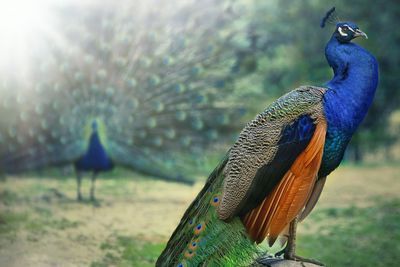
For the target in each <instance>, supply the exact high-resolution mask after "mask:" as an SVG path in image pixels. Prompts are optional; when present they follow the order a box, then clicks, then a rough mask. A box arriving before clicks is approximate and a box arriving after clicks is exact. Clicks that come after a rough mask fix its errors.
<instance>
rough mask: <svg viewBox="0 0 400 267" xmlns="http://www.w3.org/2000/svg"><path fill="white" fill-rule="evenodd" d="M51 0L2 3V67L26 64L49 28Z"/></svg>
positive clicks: (0, 15) (0, 8)
mask: <svg viewBox="0 0 400 267" xmlns="http://www.w3.org/2000/svg"><path fill="white" fill-rule="evenodd" d="M50 4H51V3H50V0H9V1H4V2H3V1H2V3H1V4H0V36H1V41H0V64H1V65H3V66H6V67H7V66H10V64H11V65H15V64H21V63H22V64H23V61H26V60H27V57H29V55H30V51H31V49H32V48H33V47H35V46H36V45H39V44H40V39H41V38H42V37H43V36H42V35H41V34H42V33H44V32H45V31H46V30H47V29H48V28H49V27H51V26H52V25H51V18H50V14H51V12H50V6H51V5H50Z"/></svg>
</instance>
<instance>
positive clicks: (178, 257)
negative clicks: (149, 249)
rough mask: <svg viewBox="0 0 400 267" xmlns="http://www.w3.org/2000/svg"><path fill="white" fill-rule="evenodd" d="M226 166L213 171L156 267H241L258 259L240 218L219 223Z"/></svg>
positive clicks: (223, 163)
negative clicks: (217, 209) (218, 209)
mask: <svg viewBox="0 0 400 267" xmlns="http://www.w3.org/2000/svg"><path fill="white" fill-rule="evenodd" d="M226 162H227V159H225V160H224V161H223V162H222V164H220V166H218V167H217V168H216V169H215V170H214V172H213V173H212V174H211V175H210V177H209V178H208V180H207V182H206V185H205V186H204V188H203V189H202V191H201V192H200V193H199V195H198V196H197V198H196V199H195V200H194V201H193V203H192V204H191V205H190V207H189V208H188V210H187V211H186V212H185V214H184V216H183V218H182V219H181V222H180V224H179V225H178V227H177V228H176V230H175V231H174V233H173V234H172V236H171V238H170V240H169V242H168V244H167V246H166V248H165V249H164V251H163V253H162V254H161V256H160V257H159V258H158V260H157V263H156V266H201V265H204V266H238V265H239V266H240V265H243V264H246V263H250V262H251V261H252V260H253V259H254V258H255V257H256V256H257V255H258V251H257V247H256V246H255V245H254V243H253V242H252V241H251V240H250V239H249V238H248V236H247V234H246V230H245V228H244V227H243V224H242V222H241V221H240V219H239V218H235V219H233V220H232V221H230V222H223V221H221V220H220V219H218V215H217V213H216V208H217V207H218V205H219V202H220V194H219V193H220V189H221V186H222V181H223V168H224V166H225V164H226Z"/></svg>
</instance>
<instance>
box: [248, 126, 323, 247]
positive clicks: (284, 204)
mask: <svg viewBox="0 0 400 267" xmlns="http://www.w3.org/2000/svg"><path fill="white" fill-rule="evenodd" d="M325 135H326V122H325V121H324V120H320V121H319V122H318V124H317V125H316V129H315V132H314V135H313V137H312V139H311V140H310V143H309V144H308V146H307V147H306V149H305V150H304V151H303V152H302V153H301V154H300V155H299V156H298V157H297V159H296V160H295V162H294V163H293V164H292V166H291V167H290V169H289V170H288V171H287V172H286V174H285V175H284V177H283V178H282V180H281V182H280V183H279V184H278V185H277V186H276V187H275V189H274V190H273V191H272V193H271V194H269V195H268V196H267V197H266V198H265V199H264V201H263V202H262V203H261V204H260V205H259V206H258V207H256V208H255V209H253V210H252V211H250V212H249V213H247V214H246V216H244V217H243V224H244V225H245V227H246V229H247V231H248V233H249V235H250V237H251V238H252V239H253V240H254V241H256V242H257V243H260V242H262V241H263V240H264V239H265V238H266V237H268V238H269V243H270V245H272V244H273V243H274V242H275V240H276V238H277V237H278V236H279V234H280V233H281V232H282V231H283V230H284V229H285V227H286V226H287V225H288V224H289V223H290V222H291V221H292V220H293V219H294V218H295V217H296V216H297V215H298V214H299V213H300V212H301V211H302V210H303V208H304V207H305V205H306V204H307V201H308V199H309V198H310V195H311V192H312V191H313V188H314V184H315V182H316V179H317V174H318V170H319V167H320V165H321V159H322V154H323V148H324V143H325Z"/></svg>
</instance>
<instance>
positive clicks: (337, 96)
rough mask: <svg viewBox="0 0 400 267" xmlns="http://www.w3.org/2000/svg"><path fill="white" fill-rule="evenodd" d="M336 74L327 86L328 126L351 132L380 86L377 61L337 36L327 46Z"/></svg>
mask: <svg viewBox="0 0 400 267" xmlns="http://www.w3.org/2000/svg"><path fill="white" fill-rule="evenodd" d="M325 56H326V58H327V60H328V63H329V65H330V66H331V67H332V69H333V72H334V77H333V78H332V80H331V81H329V82H328V83H326V84H325V85H326V86H327V87H328V88H329V89H330V90H329V91H328V92H327V93H326V95H325V103H324V104H325V110H326V116H327V120H328V126H331V127H334V128H340V129H342V130H344V131H346V132H347V133H349V134H352V133H353V132H354V131H355V130H356V128H357V126H358V125H359V124H360V123H361V121H362V120H363V119H364V117H365V115H366V114H367V111H368V108H369V106H370V105H371V103H372V99H373V98H374V94H375V90H376V87H377V85H378V63H377V61H376V59H375V58H374V56H373V55H371V54H370V53H369V52H368V51H367V50H365V49H364V48H362V47H360V46H359V45H357V44H354V43H340V42H339V41H338V40H337V39H336V38H335V37H334V36H332V38H331V39H330V41H329V42H328V44H327V45H326V48H325Z"/></svg>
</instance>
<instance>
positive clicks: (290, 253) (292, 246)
mask: <svg viewBox="0 0 400 267" xmlns="http://www.w3.org/2000/svg"><path fill="white" fill-rule="evenodd" d="M297 223H298V218H297V217H296V218H295V219H294V220H293V221H291V222H290V225H289V236H288V240H287V244H286V248H285V250H284V254H283V257H284V258H285V259H287V260H295V261H300V262H309V263H312V264H316V265H320V266H325V265H324V264H323V263H321V262H319V261H317V260H314V259H307V258H303V257H300V256H297V255H296V254H295V252H296V230H297Z"/></svg>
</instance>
